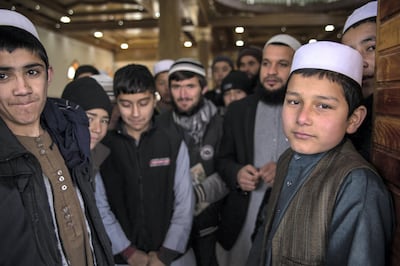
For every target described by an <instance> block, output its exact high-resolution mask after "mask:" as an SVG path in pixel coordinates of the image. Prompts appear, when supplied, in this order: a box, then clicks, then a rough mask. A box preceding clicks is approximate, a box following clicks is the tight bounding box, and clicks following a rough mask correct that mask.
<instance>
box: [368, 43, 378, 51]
mask: <svg viewBox="0 0 400 266" xmlns="http://www.w3.org/2000/svg"><path fill="white" fill-rule="evenodd" d="M375 49H376V45H375V44H374V45H370V46H368V47H367V52H375Z"/></svg>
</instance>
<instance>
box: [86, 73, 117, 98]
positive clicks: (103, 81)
mask: <svg viewBox="0 0 400 266" xmlns="http://www.w3.org/2000/svg"><path fill="white" fill-rule="evenodd" d="M90 77H91V78H94V79H95V80H96V81H97V83H99V84H100V85H101V86H102V87H103V89H104V91H105V92H106V93H107V96H108V98H110V101H111V102H112V103H114V102H115V96H114V89H113V78H112V77H110V76H109V75H107V74H106V73H103V72H100V74H95V75H92V76H90Z"/></svg>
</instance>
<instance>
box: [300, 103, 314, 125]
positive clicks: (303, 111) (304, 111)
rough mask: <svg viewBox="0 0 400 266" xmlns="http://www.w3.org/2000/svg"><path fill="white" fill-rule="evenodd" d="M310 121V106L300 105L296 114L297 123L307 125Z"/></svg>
mask: <svg viewBox="0 0 400 266" xmlns="http://www.w3.org/2000/svg"><path fill="white" fill-rule="evenodd" d="M310 123H311V107H308V106H302V107H301V108H299V112H298V115H297V124H299V125H309V124H310Z"/></svg>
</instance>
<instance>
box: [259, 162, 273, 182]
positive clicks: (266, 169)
mask: <svg viewBox="0 0 400 266" xmlns="http://www.w3.org/2000/svg"><path fill="white" fill-rule="evenodd" d="M259 173H260V177H261V178H262V179H263V180H264V182H265V183H267V184H270V185H271V186H272V185H273V184H274V180H275V174H276V163H275V162H269V163H266V164H264V165H263V166H262V167H261V168H260V170H259Z"/></svg>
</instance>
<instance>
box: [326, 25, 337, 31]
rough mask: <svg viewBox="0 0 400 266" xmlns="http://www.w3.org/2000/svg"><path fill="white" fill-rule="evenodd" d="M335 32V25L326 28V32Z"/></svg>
mask: <svg viewBox="0 0 400 266" xmlns="http://www.w3.org/2000/svg"><path fill="white" fill-rule="evenodd" d="M334 30H335V26H333V25H326V26H325V31H334Z"/></svg>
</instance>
